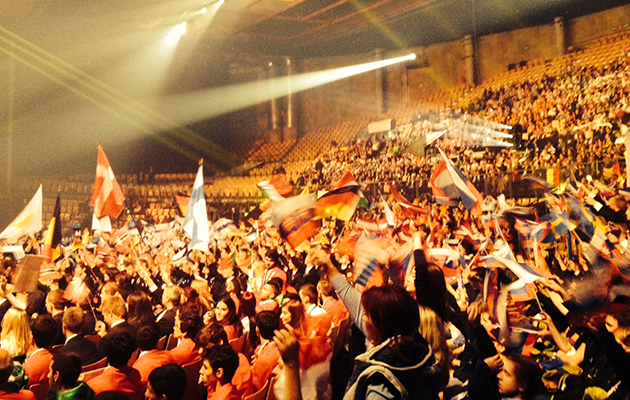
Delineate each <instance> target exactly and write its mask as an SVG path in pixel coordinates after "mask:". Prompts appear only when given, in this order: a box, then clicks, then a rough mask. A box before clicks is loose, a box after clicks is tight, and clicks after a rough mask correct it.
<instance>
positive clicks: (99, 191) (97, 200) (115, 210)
mask: <svg viewBox="0 0 630 400" xmlns="http://www.w3.org/2000/svg"><path fill="white" fill-rule="evenodd" d="M90 205H91V206H94V215H96V218H98V219H100V218H102V217H104V216H108V217H110V218H113V219H116V218H118V216H119V215H120V213H121V212H122V210H123V208H125V196H124V195H123V192H122V190H121V189H120V186H119V185H118V181H116V177H115V176H114V171H112V167H111V166H110V165H109V161H108V160H107V156H106V155H105V152H104V151H103V149H102V148H101V145H100V144H99V145H98V163H97V164H96V181H95V182H94V194H93V195H92V201H91V202H90Z"/></svg>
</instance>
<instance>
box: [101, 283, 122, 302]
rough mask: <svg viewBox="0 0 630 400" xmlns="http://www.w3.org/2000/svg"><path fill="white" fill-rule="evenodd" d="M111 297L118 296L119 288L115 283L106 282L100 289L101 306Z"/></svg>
mask: <svg viewBox="0 0 630 400" xmlns="http://www.w3.org/2000/svg"><path fill="white" fill-rule="evenodd" d="M113 296H120V286H118V284H117V283H116V282H107V283H106V284H104V285H103V288H102V289H101V304H103V303H104V302H105V300H107V299H109V298H110V297H113Z"/></svg>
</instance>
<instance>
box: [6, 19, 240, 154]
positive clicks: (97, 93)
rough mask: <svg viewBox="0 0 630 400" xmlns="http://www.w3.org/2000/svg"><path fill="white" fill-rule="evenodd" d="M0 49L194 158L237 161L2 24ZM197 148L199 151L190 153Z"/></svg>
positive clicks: (189, 131) (188, 130)
mask: <svg viewBox="0 0 630 400" xmlns="http://www.w3.org/2000/svg"><path fill="white" fill-rule="evenodd" d="M0 52H1V53H4V54H6V55H8V56H9V57H11V58H13V59H15V60H16V61H18V62H20V63H22V64H23V65H25V66H27V67H29V68H30V69H32V70H33V71H35V72H37V73H39V74H41V75H42V76H44V77H46V78H48V79H50V80H51V81H52V82H55V83H57V84H59V85H60V86H61V87H64V88H66V89H67V90H68V91H70V92H72V93H74V94H75V95H77V96H79V97H81V98H83V99H85V100H87V101H88V102H90V103H92V104H95V105H97V106H99V107H100V108H102V109H104V110H105V111H107V112H109V113H110V114H112V115H114V116H116V117H117V118H120V119H121V120H123V121H126V122H127V123H128V124H129V125H131V126H133V127H135V128H137V129H138V130H139V131H140V132H143V133H146V134H149V135H151V136H153V137H155V138H156V139H157V140H160V141H162V142H163V143H165V144H167V145H168V146H170V147H171V148H173V149H174V150H176V151H178V152H179V153H180V154H182V155H184V156H187V157H189V158H191V159H198V158H199V155H202V156H204V158H206V159H208V160H211V161H214V162H217V163H219V164H224V165H235V162H236V161H237V157H236V156H234V155H233V154H231V153H229V152H227V151H226V150H225V149H222V148H220V147H219V146H217V145H216V144H214V143H213V142H211V141H209V140H207V139H205V138H203V137H202V136H199V135H198V134H197V133H195V132H193V131H192V130H190V129H188V128H186V127H184V126H181V125H179V124H178V123H177V122H175V121H173V120H170V119H168V118H166V117H165V116H164V115H163V114H160V113H158V112H156V111H155V110H153V109H151V108H149V107H147V106H146V105H145V104H143V103H141V102H139V101H137V100H135V99H132V98H130V97H129V96H127V95H125V94H124V93H122V92H120V91H118V90H116V89H114V88H112V87H111V86H109V85H107V84H105V83H104V82H102V81H100V80H98V79H96V78H94V77H92V76H91V75H89V74H86V73H85V72H83V71H81V70H80V69H79V68H77V67H75V66H73V65H72V64H69V63H67V62H65V61H63V60H62V59H60V58H58V57H56V56H54V55H52V54H50V53H48V52H46V51H45V50H43V49H41V48H39V47H38V46H36V45H34V44H33V43H31V42H29V41H27V40H25V39H23V38H21V37H20V36H19V35H16V34H14V33H13V32H11V31H9V30H8V29H6V28H4V27H2V26H0ZM190 149H194V150H195V152H196V153H198V154H191V153H190Z"/></svg>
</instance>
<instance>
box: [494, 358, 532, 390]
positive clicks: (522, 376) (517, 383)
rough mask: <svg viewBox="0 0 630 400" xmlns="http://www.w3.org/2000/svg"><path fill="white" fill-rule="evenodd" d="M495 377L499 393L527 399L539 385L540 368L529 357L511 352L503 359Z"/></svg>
mask: <svg viewBox="0 0 630 400" xmlns="http://www.w3.org/2000/svg"><path fill="white" fill-rule="evenodd" d="M497 379H498V381H499V392H500V393H501V395H503V396H509V397H519V396H520V397H521V398H523V399H529V398H532V397H533V396H535V395H536V394H537V393H538V391H539V389H540V387H541V384H542V370H541V369H540V367H539V366H538V364H537V363H536V361H534V360H532V359H531V358H529V357H524V356H521V355H516V354H512V355H509V356H507V357H506V358H504V359H503V368H502V369H501V371H500V372H499V374H498V375H497Z"/></svg>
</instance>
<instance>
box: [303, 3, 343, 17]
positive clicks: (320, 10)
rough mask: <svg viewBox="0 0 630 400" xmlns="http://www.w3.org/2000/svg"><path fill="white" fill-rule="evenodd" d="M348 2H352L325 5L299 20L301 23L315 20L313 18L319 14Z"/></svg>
mask: <svg viewBox="0 0 630 400" xmlns="http://www.w3.org/2000/svg"><path fill="white" fill-rule="evenodd" d="M350 1H352V0H339V1H337V2H335V3H333V4H330V5H327V6H326V7H324V8H320V9H319V10H317V11H313V12H312V13H310V14H307V15H305V16H304V17H302V18H301V19H302V20H303V21H308V20H309V19H311V18H315V17H317V16H319V15H321V14H324V13H326V12H328V11H330V10H333V9H335V8H337V7H339V6H342V5H344V4H346V3H348V2H350Z"/></svg>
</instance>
